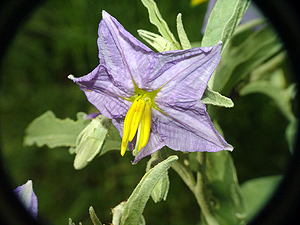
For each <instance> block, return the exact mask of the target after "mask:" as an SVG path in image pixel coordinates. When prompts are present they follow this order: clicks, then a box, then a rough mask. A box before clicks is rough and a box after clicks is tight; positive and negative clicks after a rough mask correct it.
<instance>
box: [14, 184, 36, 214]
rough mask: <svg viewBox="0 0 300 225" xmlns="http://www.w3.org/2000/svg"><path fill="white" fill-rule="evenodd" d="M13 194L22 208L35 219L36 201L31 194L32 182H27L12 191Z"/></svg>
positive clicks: (34, 196) (32, 193)
mask: <svg viewBox="0 0 300 225" xmlns="http://www.w3.org/2000/svg"><path fill="white" fill-rule="evenodd" d="M14 193H15V194H16V195H17V196H18V198H19V199H20V201H21V202H22V203H23V205H24V207H25V208H26V209H27V210H28V211H29V212H30V213H31V215H32V216H33V217H34V218H37V212H38V201H37V197H36V195H35V194H34V192H33V188H32V181H31V180H28V181H27V182H26V184H23V185H22V186H19V187H17V188H16V189H14Z"/></svg>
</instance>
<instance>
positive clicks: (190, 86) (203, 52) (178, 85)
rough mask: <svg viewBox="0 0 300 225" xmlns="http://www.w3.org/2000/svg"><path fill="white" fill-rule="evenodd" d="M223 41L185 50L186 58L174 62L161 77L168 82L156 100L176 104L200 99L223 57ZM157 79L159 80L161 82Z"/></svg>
mask: <svg viewBox="0 0 300 225" xmlns="http://www.w3.org/2000/svg"><path fill="white" fill-rule="evenodd" d="M221 47H222V43H221V42H219V43H218V44H217V45H215V46H213V47H205V48H193V49H192V50H193V51H191V52H188V51H187V50H186V51H184V52H186V53H185V58H182V59H180V61H178V62H176V64H175V63H174V65H173V66H172V68H170V69H168V70H166V71H165V72H164V74H163V75H162V76H161V77H160V78H159V79H165V80H166V84H165V85H164V86H163V87H162V88H161V90H160V91H159V92H158V93H157V96H156V98H155V101H156V102H161V101H162V102H167V103H169V104H174V103H176V102H177V101H195V100H200V99H201V97H202V95H203V92H204V91H205V88H206V86H207V82H208V80H209V79H210V77H211V75H212V73H213V72H214V70H215V69H216V67H217V65H218V63H219V61H220V59H221ZM159 79H157V82H161V81H160V80H159Z"/></svg>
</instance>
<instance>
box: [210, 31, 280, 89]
mask: <svg viewBox="0 0 300 225" xmlns="http://www.w3.org/2000/svg"><path fill="white" fill-rule="evenodd" d="M281 49H282V43H281V42H279V40H278V38H277V36H276V34H275V33H274V32H273V31H272V30H271V28H270V27H268V26H265V27H263V28H262V29H260V30H257V31H255V32H253V33H251V35H248V36H247V38H246V39H245V40H244V41H243V42H242V43H240V44H239V45H237V46H235V45H234V43H230V46H229V47H228V48H227V49H226V50H225V51H226V52H224V57H223V58H222V60H221V63H220V66H219V67H218V68H217V70H216V71H215V73H214V74H215V80H214V83H213V86H210V88H212V89H213V90H214V91H218V92H220V93H222V94H228V93H229V92H230V90H232V88H233V87H235V85H237V84H238V83H239V82H240V81H241V80H242V79H244V78H245V77H246V76H247V75H249V74H250V73H251V72H252V71H253V70H254V69H256V68H257V67H258V66H260V65H262V64H263V63H264V62H265V61H266V60H268V59H270V58H271V57H273V56H274V55H276V54H277V53H278V52H279V51H280V50H281Z"/></svg>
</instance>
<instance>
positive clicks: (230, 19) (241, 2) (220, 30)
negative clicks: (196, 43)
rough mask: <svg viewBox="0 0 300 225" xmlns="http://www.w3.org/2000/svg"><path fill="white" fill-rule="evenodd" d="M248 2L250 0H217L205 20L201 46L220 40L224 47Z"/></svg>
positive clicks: (211, 44) (210, 44)
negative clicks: (205, 24)
mask: <svg viewBox="0 0 300 225" xmlns="http://www.w3.org/2000/svg"><path fill="white" fill-rule="evenodd" d="M249 4H250V0H230V1H228V0H218V1H217V2H216V4H215V6H214V8H213V10H212V12H211V14H210V17H209V19H208V21H207V26H206V29H205V33H204V36H203V39H202V45H201V46H203V47H204V46H213V45H215V44H217V43H218V42H219V41H222V42H223V49H225V48H226V45H227V43H228V41H229V40H230V38H231V36H232V34H233V32H234V31H235V29H236V27H237V26H238V24H239V22H240V21H241V19H242V17H243V15H244V13H245V12H246V10H247V8H248V6H249Z"/></svg>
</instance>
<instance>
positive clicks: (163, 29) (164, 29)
mask: <svg viewBox="0 0 300 225" xmlns="http://www.w3.org/2000/svg"><path fill="white" fill-rule="evenodd" d="M142 3H143V4H144V6H145V7H146V8H147V9H148V13H149V19H150V22H151V23H152V24H154V25H155V26H156V27H157V28H158V31H159V33H160V34H161V35H162V36H163V37H164V38H166V39H167V40H168V41H170V43H172V45H174V49H181V47H180V44H179V43H178V42H177V41H176V39H175V37H174V35H173V34H172V32H171V31H170V29H169V27H168V24H167V23H166V21H164V19H163V18H162V16H161V14H160V12H159V10H158V8H157V5H156V3H155V2H154V1H153V0H142Z"/></svg>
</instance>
